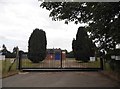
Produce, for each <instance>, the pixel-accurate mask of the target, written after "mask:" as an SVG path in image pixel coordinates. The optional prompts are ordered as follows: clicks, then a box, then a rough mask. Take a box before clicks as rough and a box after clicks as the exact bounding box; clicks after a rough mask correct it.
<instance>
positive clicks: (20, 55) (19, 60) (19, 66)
mask: <svg viewBox="0 0 120 89" xmlns="http://www.w3.org/2000/svg"><path fill="white" fill-rule="evenodd" d="M21 58H22V52H21V51H19V59H18V69H19V70H21Z"/></svg>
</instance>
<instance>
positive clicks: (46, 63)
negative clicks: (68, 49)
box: [18, 54, 103, 71]
mask: <svg viewBox="0 0 120 89" xmlns="http://www.w3.org/2000/svg"><path fill="white" fill-rule="evenodd" d="M55 58H56V59H50V58H46V59H44V60H43V61H41V62H39V63H32V62H31V61H30V60H29V59H28V57H27V54H21V55H20V56H19V66H18V68H19V70H21V71H99V70H103V60H102V59H101V58H97V60H95V59H94V58H91V59H90V61H89V62H82V61H76V60H75V58H66V59H63V58H62V57H59V56H58V55H57V56H55ZM58 58H60V60H58Z"/></svg>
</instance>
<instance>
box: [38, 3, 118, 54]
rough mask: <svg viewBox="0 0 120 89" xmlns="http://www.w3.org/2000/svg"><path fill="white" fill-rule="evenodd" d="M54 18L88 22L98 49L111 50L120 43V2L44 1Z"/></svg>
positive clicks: (66, 21)
mask: <svg viewBox="0 0 120 89" xmlns="http://www.w3.org/2000/svg"><path fill="white" fill-rule="evenodd" d="M40 6H41V7H42V8H46V9H47V10H49V11H50V15H49V16H50V17H52V19H53V20H55V21H56V20H65V23H66V24H68V23H69V22H71V21H72V22H75V23H76V24H78V23H87V24H88V28H87V31H89V32H90V38H92V40H94V42H95V43H98V44H99V46H98V50H100V51H101V50H103V51H106V53H107V52H109V50H113V49H115V46H116V45H117V44H119V43H120V40H119V39H120V30H119V28H120V25H119V24H120V2H87V3H85V2H43V3H42V4H41V5H40Z"/></svg>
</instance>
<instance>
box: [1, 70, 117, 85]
mask: <svg viewBox="0 0 120 89" xmlns="http://www.w3.org/2000/svg"><path fill="white" fill-rule="evenodd" d="M117 86H118V83H117V82H116V81H113V80H111V79H109V78H107V77H105V76H103V75H101V74H100V73H99V72H30V73H29V72H24V73H19V74H17V75H14V76H11V77H7V78H4V79H3V87H117Z"/></svg>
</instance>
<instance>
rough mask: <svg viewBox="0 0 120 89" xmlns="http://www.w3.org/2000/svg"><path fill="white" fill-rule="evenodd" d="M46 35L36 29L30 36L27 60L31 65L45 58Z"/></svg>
mask: <svg viewBox="0 0 120 89" xmlns="http://www.w3.org/2000/svg"><path fill="white" fill-rule="evenodd" d="M46 45H47V40H46V33H45V31H43V30H41V29H40V30H39V29H38V28H36V29H35V30H34V31H33V33H32V34H31V36H30V38H29V41H28V58H29V59H30V60H31V61H32V62H33V63H39V62H40V61H42V60H44V59H45V56H46Z"/></svg>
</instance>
